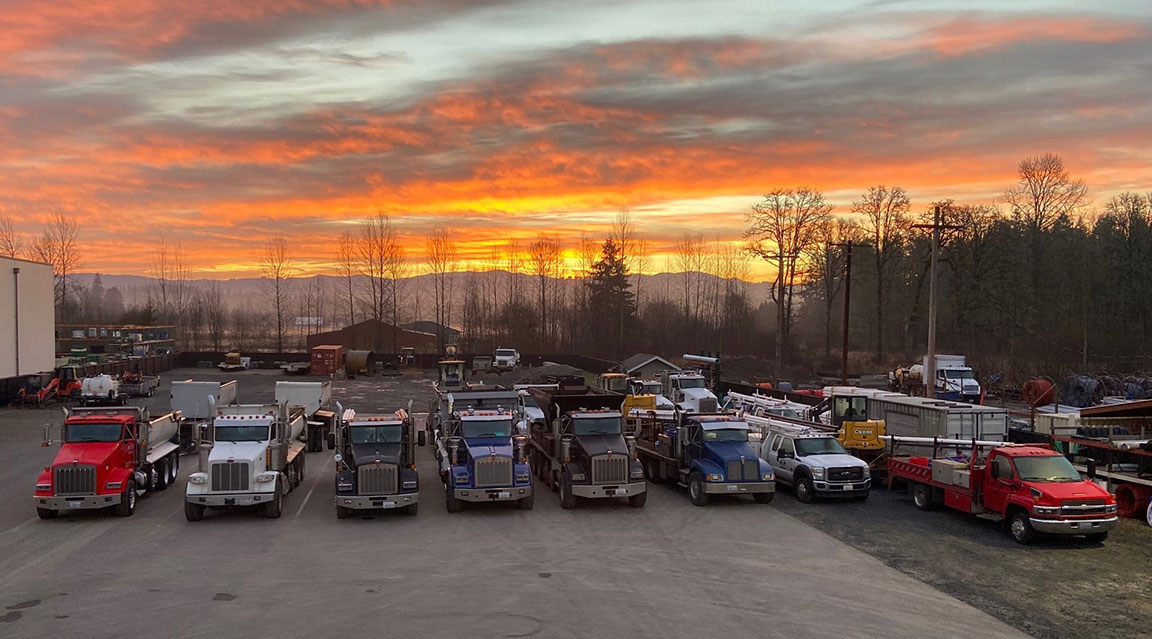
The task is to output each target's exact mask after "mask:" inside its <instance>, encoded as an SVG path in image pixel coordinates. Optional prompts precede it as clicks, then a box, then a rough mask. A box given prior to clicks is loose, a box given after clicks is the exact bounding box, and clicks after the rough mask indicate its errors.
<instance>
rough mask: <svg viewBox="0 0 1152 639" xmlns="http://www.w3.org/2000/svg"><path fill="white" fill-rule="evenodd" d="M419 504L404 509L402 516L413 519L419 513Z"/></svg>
mask: <svg viewBox="0 0 1152 639" xmlns="http://www.w3.org/2000/svg"><path fill="white" fill-rule="evenodd" d="M419 506H420V504H412V505H411V506H405V507H404V514H405V515H408V516H409V517H415V516H416V513H418V512H420V508H419Z"/></svg>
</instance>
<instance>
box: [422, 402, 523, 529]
mask: <svg viewBox="0 0 1152 639" xmlns="http://www.w3.org/2000/svg"><path fill="white" fill-rule="evenodd" d="M519 400H520V391H516V390H506V389H501V388H494V389H486V390H456V391H451V392H441V393H440V394H439V397H438V398H437V399H436V400H435V401H434V403H433V405H432V406H431V407H430V408H429V411H428V413H429V428H430V429H431V431H432V437H433V441H434V442H435V446H436V452H435V455H436V460H437V461H438V462H439V464H440V480H441V481H442V482H443V484H444V500H445V507H446V508H447V510H448V512H450V513H457V512H460V511H461V510H463V508H464V504H465V503H467V502H495V501H502V502H515V503H516V506H517V507H518V508H521V509H524V510H528V509H531V508H532V505H533V503H534V501H535V498H534V495H533V492H532V469H531V468H530V467H529V465H528V457H527V446H528V440H527V438H526V437H525V436H523V435H517V434H514V433H515V432H516V431H515V426H514V424H513V421H514V419H515V417H516V415H515V413H514V412H513V410H514V409H515V407H516V405H517V403H518V402H519Z"/></svg>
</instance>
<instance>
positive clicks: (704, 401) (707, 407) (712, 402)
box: [699, 397, 718, 413]
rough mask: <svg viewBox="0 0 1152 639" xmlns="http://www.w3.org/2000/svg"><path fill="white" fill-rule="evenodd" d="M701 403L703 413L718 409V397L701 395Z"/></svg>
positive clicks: (713, 411)
mask: <svg viewBox="0 0 1152 639" xmlns="http://www.w3.org/2000/svg"><path fill="white" fill-rule="evenodd" d="M699 404H700V412H701V413H715V412H716V410H717V409H718V405H717V403H716V399H715V398H712V397H701V398H700V402H699Z"/></svg>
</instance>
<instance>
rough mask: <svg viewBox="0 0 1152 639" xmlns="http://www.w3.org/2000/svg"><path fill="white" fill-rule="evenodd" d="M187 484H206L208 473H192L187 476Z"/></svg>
mask: <svg viewBox="0 0 1152 639" xmlns="http://www.w3.org/2000/svg"><path fill="white" fill-rule="evenodd" d="M188 483H190V484H207V483H208V473H192V474H191V475H188Z"/></svg>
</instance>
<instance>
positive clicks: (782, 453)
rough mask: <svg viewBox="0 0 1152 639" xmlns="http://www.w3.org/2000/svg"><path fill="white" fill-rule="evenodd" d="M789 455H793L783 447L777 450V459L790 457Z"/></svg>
mask: <svg viewBox="0 0 1152 639" xmlns="http://www.w3.org/2000/svg"><path fill="white" fill-rule="evenodd" d="M789 457H791V455H789V454H788V453H787V452H785V451H784V449H783V448H781V449H780V450H778V451H777V452H776V459H788V458H789Z"/></svg>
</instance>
